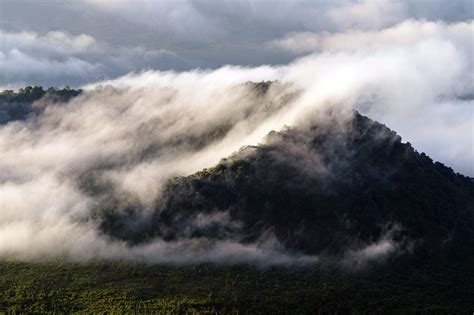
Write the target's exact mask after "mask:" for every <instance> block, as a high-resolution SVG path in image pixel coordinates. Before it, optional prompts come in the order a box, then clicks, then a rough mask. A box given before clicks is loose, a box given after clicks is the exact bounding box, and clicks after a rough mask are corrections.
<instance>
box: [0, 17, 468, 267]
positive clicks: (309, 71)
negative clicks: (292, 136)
mask: <svg viewBox="0 0 474 315" xmlns="http://www.w3.org/2000/svg"><path fill="white" fill-rule="evenodd" d="M407 29H408V31H407ZM413 29H419V30H418V31H416V32H414V33H413V32H412V30H413ZM300 35H301V34H300ZM473 35H474V30H473V24H472V22H466V23H456V24H445V23H443V22H437V23H433V22H415V21H411V22H405V23H402V24H400V25H397V26H394V27H392V28H388V29H385V30H382V31H379V32H374V31H367V32H361V33H357V34H352V33H349V35H348V36H350V37H351V38H352V36H355V38H359V39H361V40H362V42H365V43H370V45H369V44H367V45H363V46H361V45H360V44H359V43H358V42H355V43H348V42H347V40H346V39H347V38H346V37H345V35H344V34H341V33H339V34H335V35H327V36H326V35H324V36H323V38H322V39H321V38H317V39H316V40H315V44H314V46H311V45H313V44H311V45H309V46H310V47H309V48H305V49H303V50H300V51H299V52H309V51H311V52H312V53H311V54H310V55H307V56H305V57H302V58H299V59H296V60H295V61H294V62H292V63H290V64H288V65H280V66H260V67H239V66H225V67H221V68H219V69H216V70H192V71H185V72H173V71H168V72H161V71H145V72H139V73H131V74H128V75H125V76H122V77H119V78H117V79H114V80H105V81H101V82H97V83H92V84H88V85H86V86H85V87H84V88H85V92H84V93H83V94H81V95H80V96H78V97H76V98H74V99H73V100H71V101H70V102H68V103H67V104H61V103H48V102H47V101H45V100H41V101H40V102H43V104H42V106H43V107H44V108H45V110H44V111H43V112H42V113H41V114H40V115H38V116H35V117H31V118H30V119H28V120H26V121H13V122H10V123H8V124H6V125H3V126H1V127H0V152H2V154H1V156H0V204H1V211H2V212H1V215H0V257H3V258H14V259H37V258H51V257H67V258H69V259H73V260H79V261H83V260H86V261H87V260H91V259H96V258H105V259H137V260H144V261H149V262H166V263H196V262H209V261H210V262H226V263H235V262H237V263H241V262H252V263H263V262H270V263H285V264H286V263H308V262H311V263H314V262H317V261H318V259H319V258H318V257H307V256H304V255H300V254H298V253H288V252H287V251H285V249H284V248H281V247H280V246H279V244H277V243H275V242H274V241H272V240H271V237H268V238H264V239H262V241H261V242H259V243H256V244H241V243H239V242H236V241H235V240H232V239H229V240H220V241H211V240H208V239H189V240H182V241H173V242H167V241H164V240H162V239H156V240H153V241H151V242H150V243H147V244H145V245H131V244H128V243H124V242H121V241H118V240H113V239H110V238H108V237H107V236H105V235H103V234H102V233H101V232H99V229H98V227H97V226H96V225H95V224H94V223H91V222H93V221H91V220H89V218H90V217H91V216H92V215H93V211H94V210H95V209H97V208H100V207H101V206H103V205H104V204H107V203H108V202H110V200H118V201H119V202H122V201H127V200H133V201H134V202H135V203H139V204H140V205H141V207H142V208H143V211H144V212H146V211H147V209H150V208H151V207H152V206H153V204H154V202H156V199H157V198H159V196H160V190H161V188H162V187H163V185H164V183H165V182H166V181H167V180H168V179H170V178H172V177H174V176H179V175H189V174H192V173H194V172H196V171H198V170H201V169H202V168H205V167H210V166H213V165H215V164H216V163H217V162H218V161H219V160H220V159H221V158H224V157H226V156H228V155H230V154H231V153H233V152H235V151H237V150H238V149H239V148H240V147H242V146H244V145H256V144H258V143H259V142H261V141H263V140H262V139H263V138H264V136H265V135H266V134H267V133H268V132H270V131H271V130H279V129H281V128H282V127H283V126H285V125H288V126H295V125H301V124H305V123H308V122H310V121H312V122H314V121H317V120H318V119H320V117H318V114H317V113H318V110H319V109H324V108H328V107H334V108H343V109H358V110H360V111H361V112H362V113H365V114H368V115H369V116H371V117H374V118H375V119H378V120H380V121H381V122H383V123H386V124H387V125H388V126H389V127H391V128H393V129H394V130H397V131H398V132H399V133H400V134H401V135H402V136H403V137H404V139H405V140H408V141H410V142H412V143H413V145H414V147H415V148H417V149H418V150H420V151H425V152H427V153H428V154H429V155H430V156H432V157H433V158H434V159H436V160H440V161H442V162H444V163H446V164H448V165H450V166H453V167H454V168H455V170H456V171H459V172H462V173H464V174H466V175H471V176H472V175H474V171H473V169H472V167H473V166H472V160H473V158H474V153H473V147H474V139H473V138H474V137H473V133H472V132H473V131H472V126H473V125H474V121H473V116H472V106H474V103H473V98H472V95H473V94H474V88H473V84H472V47H471V46H470V45H469V41H468V39H469V37H470V36H473ZM8 36H11V40H10V42H12V43H14V44H9V43H7V44H4V45H7V46H8V45H9V46H8V47H14V46H21V47H23V48H22V54H24V55H25V54H26V55H28V54H29V51H33V50H35V49H36V47H40V48H41V47H42V48H41V49H42V50H41V52H42V54H44V55H48V56H50V57H48V58H49V59H51V56H58V57H57V58H59V59H61V58H62V57H61V56H62V54H63V51H64V50H68V51H70V52H73V54H77V56H78V57H77V58H79V57H80V56H81V54H82V53H83V51H85V50H87V51H89V50H91V49H92V50H94V49H98V51H99V52H98V54H99V55H100V54H101V52H100V51H101V49H102V48H100V45H99V47H98V48H94V47H97V42H96V41H95V40H94V39H93V38H91V37H88V36H87V35H83V36H78V37H75V36H71V35H68V34H65V33H52V34H49V35H47V36H46V37H41V36H38V35H35V34H29V33H28V34H23V33H20V34H10V35H8ZM318 36H319V35H318ZM357 36H359V37H357ZM18 37H20V38H22V39H21V43H18V42H17V41H18ZM58 38H59V39H60V41H61V42H62V43H63V44H62V45H63V46H61V45H59V46H58V47H57V49H56V48H55V49H52V48H51V46H54V45H53V44H51V43H54V42H55V41H56V40H58ZM287 39H288V38H287ZM287 39H284V40H283V42H277V43H276V44H277V45H280V46H281V47H282V48H284V47H285V45H286V44H285V45H284V44H282V43H287V42H285V40H287ZM466 41H468V42H466ZM321 42H322V43H321ZM45 43H46V44H45ZM298 43H299V41H295V45H296V44H298ZM289 45H290V46H291V45H293V44H291V43H290V44H289ZM7 46H2V47H7ZM43 46H44V47H43ZM31 54H32V53H31ZM14 55H15V54H13V56H10V55H8V56H6V55H5V56H3V57H2V58H4V59H2V63H1V64H2V67H6V69H7V68H8V67H11V71H13V70H12V69H21V67H20V65H16V66H14V65H13V63H12V62H13V61H15V60H17V59H15V58H17V57H15V56H14ZM38 56H39V54H36V55H35V58H39V57H38ZM49 59H48V60H49ZM39 60H41V58H40V59H39ZM68 60H69V59H68V58H66V59H64V60H63V61H62V62H66V63H67V62H68ZM73 61H74V60H73ZM73 61H71V60H69V62H73ZM64 66H65V67H67V68H69V67H68V66H67V64H65V65H64ZM91 67H92V68H91V71H93V67H94V66H93V65H92V66H91ZM79 68H81V70H82V71H85V70H86V71H87V69H88V68H87V67H79ZM84 69H85V70H84ZM38 71H39V70H38ZM78 71H79V70H78ZM262 80H263V81H265V80H277V82H276V83H274V84H272V85H271V86H270V88H269V90H268V91H267V93H264V94H262V93H258V91H255V89H254V88H253V86H252V85H249V84H245V82H247V81H257V82H258V81H262ZM45 102H46V103H45ZM97 187H106V189H102V190H97V189H96V188H97ZM196 220H197V221H196V222H195V224H205V223H206V222H208V221H209V222H215V221H216V220H217V221H218V222H222V220H224V221H225V220H226V218H225V217H214V218H203V217H201V218H196ZM213 220H214V221H213ZM219 220H220V221H219ZM199 222H201V223H199ZM226 224H238V223H236V222H234V223H229V222H226ZM269 240H270V241H269ZM391 242H392V241H391V240H388V239H384V240H380V242H378V243H375V244H372V245H370V244H369V245H368V247H367V248H365V249H363V250H362V251H361V252H360V253H356V254H355V255H356V256H357V257H370V259H372V258H374V257H378V256H380V255H382V254H383V255H382V256H384V255H385V254H389V253H390V252H391V249H392V248H393V246H394V245H393V243H391ZM359 254H360V255H362V256H360V255H359ZM361 259H362V258H361Z"/></svg>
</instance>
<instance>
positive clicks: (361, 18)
mask: <svg viewBox="0 0 474 315" xmlns="http://www.w3.org/2000/svg"><path fill="white" fill-rule="evenodd" d="M406 10H407V6H406V2H404V1H398V0H395V1H392V0H364V1H357V2H353V3H349V4H346V5H344V6H340V7H339V6H336V7H334V8H331V9H329V10H328V13H327V14H328V16H329V19H330V21H332V22H333V23H334V24H336V25H337V26H338V28H339V29H343V30H348V29H381V28H384V27H386V26H390V25H393V24H395V23H397V22H399V21H401V20H404V19H405V18H406V16H407V12H406Z"/></svg>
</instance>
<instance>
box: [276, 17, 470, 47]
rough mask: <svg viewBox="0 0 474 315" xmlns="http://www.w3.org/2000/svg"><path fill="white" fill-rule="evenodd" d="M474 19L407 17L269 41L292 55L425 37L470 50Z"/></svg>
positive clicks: (410, 41) (403, 42) (396, 43)
mask: <svg viewBox="0 0 474 315" xmlns="http://www.w3.org/2000/svg"><path fill="white" fill-rule="evenodd" d="M473 30H474V22H472V21H467V22H459V23H453V24H446V23H443V22H429V21H416V20H409V21H405V22H402V23H400V24H397V25H395V26H392V27H389V28H385V29H382V30H380V31H360V30H358V31H347V32H341V33H323V34H318V33H312V32H302V33H290V34H287V35H286V36H285V37H283V38H281V39H276V40H273V41H271V42H269V43H268V45H270V46H271V47H274V48H277V49H282V50H284V51H288V52H291V53H295V54H307V53H311V52H323V51H328V52H332V51H341V50H357V49H359V50H360V49H367V50H369V49H377V48H382V47H387V46H405V47H408V46H410V45H413V44H415V43H417V42H420V41H422V40H427V39H439V40H445V41H454V42H455V44H456V45H457V46H464V47H463V48H464V49H465V50H466V52H469V49H470V48H469V46H470V44H471V38H472V36H473V35H474V34H473V33H474V31H473Z"/></svg>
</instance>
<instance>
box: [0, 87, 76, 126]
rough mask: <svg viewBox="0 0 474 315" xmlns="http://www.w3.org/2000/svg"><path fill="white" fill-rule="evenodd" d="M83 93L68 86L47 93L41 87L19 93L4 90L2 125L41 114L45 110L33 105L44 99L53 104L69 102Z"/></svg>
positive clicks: (1, 95) (0, 109) (0, 104)
mask: <svg viewBox="0 0 474 315" xmlns="http://www.w3.org/2000/svg"><path fill="white" fill-rule="evenodd" d="M81 93H82V90H81V89H79V90H73V89H71V88H69V87H68V86H65V87H64V88H63V89H56V88H53V87H50V88H48V90H46V91H45V90H44V89H43V87H41V86H33V87H32V86H27V87H25V88H21V89H19V90H18V92H15V91H13V90H4V91H2V92H0V125H2V124H6V123H8V122H10V121H15V120H25V119H27V118H28V117H30V116H31V115H38V114H40V113H41V111H42V110H43V109H44V108H42V107H38V106H33V103H34V102H36V101H38V100H40V99H42V98H46V99H47V100H48V101H49V102H52V103H56V102H67V101H68V100H70V99H71V98H73V97H76V96H78V95H79V94H81Z"/></svg>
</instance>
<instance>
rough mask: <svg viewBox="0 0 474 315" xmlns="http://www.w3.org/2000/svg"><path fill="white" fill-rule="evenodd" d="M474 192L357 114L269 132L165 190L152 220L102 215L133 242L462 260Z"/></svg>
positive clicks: (472, 233) (471, 232)
mask: <svg viewBox="0 0 474 315" xmlns="http://www.w3.org/2000/svg"><path fill="white" fill-rule="evenodd" d="M473 212H474V184H473V182H472V181H471V179H469V178H467V177H464V176H462V175H459V174H455V173H454V172H453V171H452V169H450V168H448V167H445V166H444V165H442V164H440V163H433V161H432V160H431V159H430V158H429V157H428V156H426V155H425V154H423V153H422V154H420V153H418V152H416V151H415V150H414V149H413V147H412V146H411V145H410V144H409V143H402V142H401V138H400V137H399V136H398V135H396V133H395V132H394V131H391V130H390V129H388V128H387V127H385V126H384V125H382V124H379V123H377V122H374V121H372V120H370V119H369V118H367V117H364V116H362V115H360V114H357V113H355V114H354V115H353V116H352V117H350V118H348V119H345V120H342V119H336V118H334V116H332V115H328V117H327V118H326V119H325V120H324V123H318V124H315V125H313V126H312V127H311V128H308V129H287V130H284V131H281V132H272V133H270V134H269V135H268V141H267V144H265V145H260V146H258V147H247V148H245V149H242V150H241V151H240V152H238V153H237V154H235V155H234V156H232V157H231V158H228V159H224V160H223V161H222V162H221V163H220V164H219V165H217V166H216V167H214V168H211V169H208V170H203V171H201V172H198V173H196V174H194V175H191V176H188V177H181V178H175V179H173V180H171V181H170V182H169V184H168V185H167V187H166V189H165V190H164V193H163V196H162V198H160V201H159V202H158V203H157V206H156V209H155V212H154V214H153V215H152V218H151V219H150V218H147V219H146V220H139V219H138V215H136V212H134V211H133V209H127V210H125V211H118V212H117V211H111V212H107V213H104V214H103V217H102V219H103V221H102V223H101V226H102V229H103V230H104V232H105V233H107V234H110V235H112V236H114V237H118V238H122V239H125V240H129V241H132V242H143V241H147V240H149V239H150V238H154V237H161V238H164V239H166V240H177V239H186V238H196V237H207V238H211V239H228V238H231V239H234V240H238V241H240V242H243V243H247V242H256V241H259V240H262V238H265V235H268V234H274V235H275V236H276V238H277V239H278V241H279V242H280V243H282V244H283V245H284V246H285V247H286V248H288V249H294V250H298V251H302V252H304V253H307V254H321V253H325V254H331V256H332V255H337V256H339V255H343V254H344V253H347V251H348V250H360V249H363V248H366V246H368V245H371V244H377V242H380V241H383V240H387V241H389V243H390V244H391V246H392V247H393V249H394V250H397V251H398V252H400V253H402V252H413V251H416V252H417V253H423V256H425V255H426V254H430V255H431V254H438V253H449V254H450V255H451V254H460V253H461V252H462V251H464V250H470V248H471V247H470V246H472V244H473V240H474V215H473Z"/></svg>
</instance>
